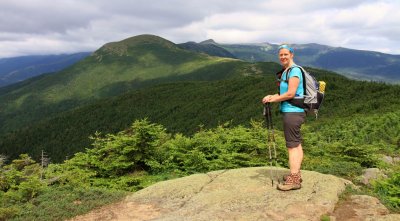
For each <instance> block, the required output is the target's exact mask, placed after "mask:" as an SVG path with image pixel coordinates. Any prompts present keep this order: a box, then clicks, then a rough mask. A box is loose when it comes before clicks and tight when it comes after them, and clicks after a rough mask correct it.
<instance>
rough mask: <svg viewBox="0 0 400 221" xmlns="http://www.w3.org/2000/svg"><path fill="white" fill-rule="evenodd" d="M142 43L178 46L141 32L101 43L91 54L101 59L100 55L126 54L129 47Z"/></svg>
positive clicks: (169, 46) (167, 46) (166, 46)
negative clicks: (122, 38) (116, 40)
mask: <svg viewBox="0 0 400 221" xmlns="http://www.w3.org/2000/svg"><path fill="white" fill-rule="evenodd" d="M143 45H157V46H160V47H164V48H178V47H177V46H176V45H175V44H174V43H173V42H171V41H168V40H166V39H164V38H162V37H159V36H157V35H150V34H143V35H137V36H133V37H130V38H126V39H124V40H122V41H118V42H110V43H107V44H105V45H103V46H102V47H101V48H100V49H98V50H97V51H95V52H94V53H93V56H95V57H97V58H98V60H101V57H102V55H105V54H107V55H115V56H128V54H129V50H130V49H129V48H134V47H140V46H143Z"/></svg>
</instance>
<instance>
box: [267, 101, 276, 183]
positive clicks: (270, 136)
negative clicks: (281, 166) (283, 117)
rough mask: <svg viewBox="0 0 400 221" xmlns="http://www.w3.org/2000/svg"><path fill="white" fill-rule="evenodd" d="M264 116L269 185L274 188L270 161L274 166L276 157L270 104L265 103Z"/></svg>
mask: <svg viewBox="0 0 400 221" xmlns="http://www.w3.org/2000/svg"><path fill="white" fill-rule="evenodd" d="M264 116H265V121H266V124H267V129H268V139H267V142H268V152H269V165H270V178H271V183H272V186H274V177H273V175H272V161H275V162H274V164H275V166H276V165H277V160H276V159H277V156H276V144H275V134H274V126H273V123H272V112H271V103H269V102H268V103H266V104H265V106H264ZM271 146H272V148H273V151H274V154H273V155H272V149H271ZM278 183H279V179H278Z"/></svg>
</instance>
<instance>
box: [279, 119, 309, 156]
mask: <svg viewBox="0 0 400 221" xmlns="http://www.w3.org/2000/svg"><path fill="white" fill-rule="evenodd" d="M305 119H306V113H304V112H303V113H301V112H299V113H296V112H290V113H283V131H284V134H285V140H286V147H287V148H293V147H297V146H298V145H299V144H301V142H302V138H301V133H300V128H301V125H302V124H303V123H304V121H305Z"/></svg>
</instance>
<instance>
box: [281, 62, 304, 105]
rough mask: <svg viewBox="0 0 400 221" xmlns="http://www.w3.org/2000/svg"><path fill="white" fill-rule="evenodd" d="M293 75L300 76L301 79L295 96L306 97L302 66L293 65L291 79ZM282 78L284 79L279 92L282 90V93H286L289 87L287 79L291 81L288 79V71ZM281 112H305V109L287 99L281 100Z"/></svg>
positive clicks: (290, 73)
mask: <svg viewBox="0 0 400 221" xmlns="http://www.w3.org/2000/svg"><path fill="white" fill-rule="evenodd" d="M292 77H298V78H299V79H300V82H299V86H298V87H297V90H296V95H295V98H299V97H304V89H303V75H302V74H301V70H300V68H298V67H295V66H292V68H291V70H290V72H289V79H290V78H292ZM281 80H282V81H281V83H280V87H279V92H280V94H284V93H286V92H287V91H288V89H289V86H288V83H287V82H286V80H287V81H289V80H288V79H287V74H286V71H285V72H283V74H282V77H281ZM281 112H283V113H288V112H296V113H297V112H304V109H303V108H300V107H296V106H293V105H291V104H290V103H289V102H287V101H283V102H281Z"/></svg>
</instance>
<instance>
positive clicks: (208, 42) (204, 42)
mask: <svg viewBox="0 0 400 221" xmlns="http://www.w3.org/2000/svg"><path fill="white" fill-rule="evenodd" d="M199 44H213V45H217V44H218V43H217V42H215V41H214V40H213V39H208V40H205V41H202V42H200V43H199Z"/></svg>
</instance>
